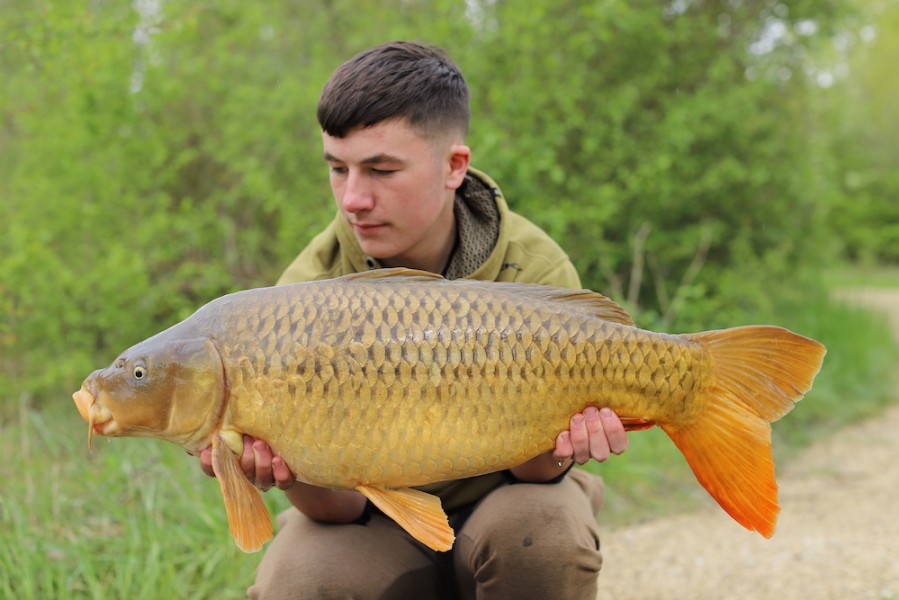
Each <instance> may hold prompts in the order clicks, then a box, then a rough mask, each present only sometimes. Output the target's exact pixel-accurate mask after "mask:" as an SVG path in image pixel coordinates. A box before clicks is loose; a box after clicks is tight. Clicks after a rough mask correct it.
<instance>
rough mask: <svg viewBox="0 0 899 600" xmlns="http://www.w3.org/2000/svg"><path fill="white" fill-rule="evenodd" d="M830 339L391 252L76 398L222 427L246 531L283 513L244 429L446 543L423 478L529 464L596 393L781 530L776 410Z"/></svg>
mask: <svg viewBox="0 0 899 600" xmlns="http://www.w3.org/2000/svg"><path fill="white" fill-rule="evenodd" d="M824 353H825V349H824V347H823V346H821V344H819V343H818V342H815V341H814V340H810V339H808V338H805V337H802V336H800V335H798V334H795V333H793V332H790V331H787V330H785V329H782V328H778V327H771V326H747V327H737V328H732V329H727V330H721V331H707V332H699V333H695V334H682V335H669V334H664V333H656V332H650V331H646V330H642V329H638V328H636V327H635V326H634V325H633V322H632V321H631V319H630V317H629V316H628V315H627V314H626V313H625V312H624V311H623V310H622V309H621V308H620V307H619V306H618V305H616V304H615V303H614V302H612V301H610V300H609V299H607V298H605V297H603V296H601V295H599V294H595V293H593V292H589V291H587V290H563V289H558V288H550V287H544V286H537V285H528V284H503V283H493V282H478V281H447V280H444V279H443V278H440V277H439V276H435V275H432V274H426V273H422V272H417V271H409V270H404V269H385V270H380V271H373V272H371V273H366V274H357V275H351V276H345V277H340V278H336V279H331V280H327V281H321V282H310V283H303V284H292V285H286V286H278V287H270V288H261V289H257V290H247V291H244V292H238V293H235V294H230V295H228V296H224V297H222V298H219V299H217V300H213V301H212V302H210V303H209V304H207V305H206V306H204V307H202V308H200V309H199V310H198V311H197V312H196V313H194V314H193V315H192V316H191V317H189V318H188V319H186V320H184V321H182V322H181V323H178V324H176V325H174V326H172V327H170V328H169V329H167V330H166V331H163V332H161V333H159V334H157V335H156V336H153V337H152V338H150V339H148V340H145V341H144V342H141V343H139V344H137V345H135V346H133V347H132V348H129V349H128V350H126V351H125V352H124V353H123V354H122V355H120V356H119V357H118V358H117V359H116V360H115V361H114V362H113V364H112V365H111V366H110V367H108V368H107V369H103V370H99V371H96V372H94V373H93V374H91V376H89V377H88V378H87V379H86V380H85V382H84V383H83V384H82V388H81V389H80V390H79V391H78V392H76V393H75V394H74V395H73V398H74V400H75V404H76V406H77V407H78V410H79V412H80V413H81V415H82V416H83V417H84V418H85V419H86V420H87V421H88V426H89V431H90V434H93V433H94V432H96V433H98V434H101V435H115V436H119V435H122V436H124V435H131V436H143V437H159V438H162V439H168V440H170V441H173V442H175V443H178V444H181V445H183V446H184V447H185V448H187V449H188V451H190V452H198V451H200V450H201V449H203V448H205V447H207V446H210V445H211V446H212V465H213V469H214V471H215V473H216V475H217V477H218V481H219V483H220V485H221V487H222V493H223V497H224V499H225V506H226V509H227V511H228V518H229V524H230V526H231V532H232V535H233V536H234V538H235V540H236V541H237V543H238V545H239V546H240V547H241V548H244V549H246V550H248V551H253V550H256V549H258V548H259V547H261V545H262V543H264V541H265V540H267V539H268V538H269V537H270V535H271V523H270V521H269V520H268V514H267V511H266V509H265V505H264V504H263V503H262V502H261V499H260V498H259V497H258V494H256V492H255V489H254V488H253V487H252V485H251V484H250V483H249V482H248V481H247V480H246V478H245V477H244V476H243V474H242V472H241V470H240V466H239V462H238V455H239V454H240V452H241V451H242V449H243V444H242V441H241V436H242V435H249V436H252V437H254V438H258V439H262V440H265V441H266V442H268V444H269V445H270V446H271V448H272V450H273V451H274V452H275V453H276V454H278V455H279V456H281V457H282V458H283V459H284V461H285V462H286V464H287V465H288V466H289V467H290V469H291V471H293V473H294V474H295V475H296V476H297V478H298V479H300V480H302V481H305V482H308V483H311V484H313V485H318V486H323V487H330V488H337V489H356V490H358V491H360V492H361V493H363V494H364V495H365V496H366V497H368V498H369V499H370V500H371V501H372V502H374V503H375V504H376V505H377V506H378V507H379V508H381V509H382V510H383V511H384V512H385V513H386V514H387V515H389V516H390V517H391V518H393V519H395V520H396V521H397V523H399V524H400V525H401V526H402V527H404V528H405V529H406V530H407V531H409V532H410V534H412V535H413V536H415V537H416V538H418V539H419V540H421V541H423V542H424V543H426V544H428V545H429V546H430V547H432V548H434V549H438V550H446V549H448V548H449V547H451V546H452V540H453V536H452V530H451V529H450V528H449V525H448V524H447V519H446V516H445V514H444V513H443V511H442V509H441V508H440V503H439V501H438V500H437V499H436V498H435V497H434V496H431V495H429V494H427V493H425V492H424V491H422V490H417V489H412V488H413V487H417V486H424V485H427V484H433V483H436V482H442V481H447V480H454V479H461V478H466V477H472V476H475V475H478V474H482V473H488V472H492V471H499V470H503V469H508V468H512V467H515V466H518V465H520V464H522V463H524V462H526V461H528V460H529V459H531V458H534V457H537V456H538V455H540V454H542V453H544V452H547V451H550V450H552V449H553V447H554V445H555V440H556V437H557V435H558V434H559V433H560V432H561V431H563V430H565V429H567V428H568V427H569V419H570V418H571V416H572V415H573V414H575V413H578V412H580V411H582V410H583V409H584V408H585V407H588V406H595V407H609V408H611V409H613V410H614V411H615V413H616V414H617V415H618V416H619V417H620V418H621V420H622V423H623V424H624V425H625V427H626V428H627V429H629V430H638V429H645V428H647V427H651V426H653V425H656V424H657V425H659V426H660V427H661V428H662V429H663V430H664V431H665V432H666V433H667V434H668V435H669V437H670V438H671V439H672V441H673V442H674V443H675V444H676V445H677V447H678V448H679V449H680V450H681V451H682V452H683V454H684V456H685V457H686V459H687V462H688V464H689V465H690V466H691V468H692V469H693V472H694V474H695V475H696V477H697V479H698V480H699V482H700V483H701V484H702V485H703V487H705V488H706V490H708V491H709V493H710V494H712V496H713V497H715V499H716V500H717V501H718V502H719V504H720V505H721V506H722V507H723V508H724V509H725V510H726V511H727V512H728V513H729V514H730V515H731V516H732V517H734V519H736V520H737V521H739V522H740V523H741V524H743V525H744V526H745V527H747V528H749V529H753V530H757V531H759V532H760V533H762V534H763V535H765V536H770V535H771V534H772V533H773V531H774V523H775V520H776V515H777V512H778V510H779V507H778V503H777V486H776V482H775V481H774V465H773V459H772V457H771V443H770V423H771V422H772V421H774V420H776V419H778V418H780V417H781V416H783V415H784V414H786V413H787V412H788V411H789V410H791V409H792V407H793V405H794V404H795V403H796V402H798V401H799V400H800V399H801V398H802V396H803V395H804V394H805V393H806V392H807V391H808V390H809V389H810V387H811V384H812V381H813V379H814V377H815V375H816V374H817V373H818V370H819V369H820V367H821V363H822V360H823V357H824ZM136 374H139V375H140V377H139V378H138V377H137V375H136ZM89 439H90V438H89ZM427 489H429V490H430V489H433V488H431V487H428V488H427Z"/></svg>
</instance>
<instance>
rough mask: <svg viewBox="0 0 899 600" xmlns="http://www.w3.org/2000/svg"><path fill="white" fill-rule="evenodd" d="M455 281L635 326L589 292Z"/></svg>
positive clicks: (605, 299) (607, 301) (615, 307)
mask: <svg viewBox="0 0 899 600" xmlns="http://www.w3.org/2000/svg"><path fill="white" fill-rule="evenodd" d="M456 281H465V282H466V283H468V284H470V285H485V286H488V285H489V286H502V289H505V290H507V291H508V292H510V293H511V294H514V295H516V296H529V297H531V298H535V299H538V300H543V301H545V302H560V303H567V304H569V305H570V307H572V306H576V307H577V309H578V310H580V312H582V313H584V314H585V315H589V316H591V317H594V318H597V319H602V320H603V321H610V322H612V323H618V324H619V325H627V326H628V327H634V326H635V325H634V319H633V318H632V317H631V316H630V314H628V312H627V311H626V310H624V308H622V307H621V305H619V304H618V303H617V302H615V301H614V300H612V299H611V298H608V297H606V296H603V295H602V294H600V293H598V292H594V291H591V290H575V289H569V288H560V287H553V286H551V285H541V284H535V283H517V282H506V281H500V282H493V281H489V282H487V281H474V280H470V279H469V280H462V279H457V280H456Z"/></svg>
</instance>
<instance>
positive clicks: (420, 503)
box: [356, 485, 456, 552]
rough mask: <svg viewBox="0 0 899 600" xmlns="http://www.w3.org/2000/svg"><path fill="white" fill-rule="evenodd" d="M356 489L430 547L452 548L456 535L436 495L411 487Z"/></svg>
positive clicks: (445, 549) (444, 549) (441, 549)
mask: <svg viewBox="0 0 899 600" xmlns="http://www.w3.org/2000/svg"><path fill="white" fill-rule="evenodd" d="M356 490H357V491H359V492H361V493H362V494H363V495H365V497H366V498H368V499H369V500H371V501H372V503H373V504H374V505H375V506H377V507H378V508H379V509H381V511H383V512H384V514H385V515H387V516H388V517H390V518H391V519H393V520H394V521H396V522H397V524H398V525H399V526H400V527H402V528H403V529H405V530H406V531H407V532H408V533H409V535H411V536H412V537H414V538H415V539H417V540H418V541H419V542H421V543H422V544H424V545H426V546H427V547H429V548H431V549H432V550H437V551H440V552H445V551H447V550H449V549H451V548H452V547H453V541H455V539H456V536H455V534H454V533H453V529H452V527H450V526H449V521H448V519H447V517H446V513H445V512H443V508H442V506H441V504H440V498H438V497H437V496H434V495H432V494H428V493H425V492H422V491H420V490H413V489H410V488H402V489H396V490H391V489H387V488H383V487H378V486H364V485H360V486H358V487H356Z"/></svg>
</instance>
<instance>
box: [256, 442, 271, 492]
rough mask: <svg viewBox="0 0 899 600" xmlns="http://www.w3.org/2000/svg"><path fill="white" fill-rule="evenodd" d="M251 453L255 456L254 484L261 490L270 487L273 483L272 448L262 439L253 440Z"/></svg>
mask: <svg viewBox="0 0 899 600" xmlns="http://www.w3.org/2000/svg"><path fill="white" fill-rule="evenodd" d="M253 455H254V456H255V458H256V475H255V476H256V486H257V487H258V488H260V489H262V490H268V489H271V487H272V486H273V485H275V477H274V475H272V449H271V448H270V447H269V445H268V444H266V443H265V442H264V441H262V440H256V441H254V442H253Z"/></svg>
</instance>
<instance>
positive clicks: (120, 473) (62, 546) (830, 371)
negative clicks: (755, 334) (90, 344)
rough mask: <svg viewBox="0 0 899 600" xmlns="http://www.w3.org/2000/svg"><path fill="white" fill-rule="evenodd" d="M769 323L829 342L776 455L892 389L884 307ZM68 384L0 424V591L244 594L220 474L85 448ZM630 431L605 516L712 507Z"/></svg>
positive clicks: (165, 457) (809, 312)
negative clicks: (55, 396) (46, 401)
mask: <svg viewBox="0 0 899 600" xmlns="http://www.w3.org/2000/svg"><path fill="white" fill-rule="evenodd" d="M897 287H899V286H897ZM768 320H769V321H770V322H775V323H778V324H781V325H784V326H787V327H790V328H792V329H795V330H796V331H799V332H801V333H803V334H806V335H808V336H810V337H814V338H817V339H820V340H821V341H822V342H824V343H825V345H826V346H827V347H828V355H827V358H826V360H825V364H824V368H823V370H822V372H821V374H820V375H819V377H818V379H817V380H816V382H815V387H814V389H813V391H812V392H811V393H810V394H809V395H808V396H807V397H806V399H805V400H803V401H802V402H801V403H800V404H799V405H798V406H797V407H796V409H795V410H793V411H792V412H791V413H790V414H789V415H787V416H786V417H785V418H784V419H782V420H781V421H779V422H778V423H776V424H775V427H774V437H775V456H776V458H777V461H778V464H779V465H781V466H782V464H783V462H784V461H788V460H789V459H790V457H791V456H793V455H794V454H795V453H796V452H797V451H798V450H800V449H801V448H803V447H806V446H807V445H808V444H809V443H811V442H813V441H814V440H816V439H818V438H820V437H822V436H826V435H830V434H832V433H833V431H834V430H835V429H836V428H838V427H840V426H843V425H845V424H847V423H849V422H851V421H855V420H858V419H862V418H866V417H870V416H872V415H875V414H877V412H878V411H880V410H882V409H883V407H884V406H885V405H886V403H887V402H889V401H891V400H895V399H896V398H895V396H891V393H890V390H891V389H892V388H891V387H890V386H891V385H893V382H891V380H890V373H891V371H892V370H893V368H894V365H895V364H896V361H897V352H896V348H895V345H894V344H893V343H892V341H891V338H890V336H889V332H888V328H887V327H886V326H885V321H884V319H883V318H881V317H880V316H879V315H876V314H872V313H868V312H865V311H863V310H860V309H858V308H853V307H851V306H848V305H846V304H843V303H840V302H837V301H832V300H830V299H828V298H826V297H824V296H817V297H813V298H812V299H808V298H804V299H803V300H802V301H801V302H797V303H795V304H793V305H792V306H790V305H785V306H782V307H781V308H780V309H779V314H777V315H772V316H770V318H769V319H768ZM70 392H71V390H60V396H59V401H58V402H56V403H54V404H52V405H50V406H45V408H44V409H43V410H40V411H38V410H34V409H33V408H32V407H31V406H30V404H29V402H27V399H25V398H20V399H18V400H17V401H13V402H12V403H11V404H12V408H11V410H8V411H7V413H6V414H12V415H14V417H13V418H12V419H10V420H8V421H7V422H6V423H3V424H0V453H2V455H3V456H5V457H6V460H4V461H2V462H0V540H2V542H0V598H7V597H9V598H18V599H24V600H28V599H38V598H40V599H44V598H97V599H105V598H171V597H178V598H190V599H202V598H223V599H227V598H239V597H243V596H244V594H245V589H246V587H247V586H248V585H249V584H250V583H251V582H252V579H253V572H254V570H255V568H256V564H257V563H258V560H259V558H260V555H258V554H256V555H247V554H244V553H242V552H240V551H239V550H238V549H237V548H236V547H235V545H234V543H233V541H232V540H231V537H230V535H229V533H228V526H227V521H226V517H225V514H224V508H223V505H222V500H221V495H220V492H219V489H218V485H217V484H216V482H215V481H214V480H213V479H210V478H208V477H206V476H205V475H203V474H202V472H201V471H200V469H199V465H198V461H197V459H195V458H193V457H189V456H187V455H186V454H185V453H184V451H183V450H182V449H180V448H178V447H176V446H173V445H170V444H166V443H164V442H159V441H155V440H142V439H115V440H111V441H107V440H106V439H105V438H95V439H94V449H93V452H92V453H89V452H88V449H87V426H86V424H85V423H84V422H83V421H82V420H81V418H80V417H79V416H78V414H77V412H76V411H75V409H74V406H73V404H72V402H71V400H69V397H68V395H69V393H70ZM9 404H10V403H9V402H7V407H8V408H9ZM630 441H631V447H630V449H629V450H628V452H626V453H625V454H624V455H623V456H620V457H613V459H612V460H610V461H609V462H607V463H604V464H602V465H598V464H595V463H594V464H592V465H591V467H590V468H591V469H592V470H595V471H598V472H600V473H601V474H602V475H603V476H604V477H605V478H606V483H607V498H606V505H605V508H604V509H603V511H602V512H601V513H600V521H601V522H602V524H603V525H604V526H608V527H619V526H622V525H625V524H629V523H634V522H636V521H641V520H646V519H650V518H653V517H656V516H659V515H663V514H668V513H672V512H680V511H683V510H688V509H693V508H695V507H698V506H702V505H712V504H713V501H712V500H711V499H710V498H709V497H708V495H707V494H706V493H705V491H704V490H703V489H702V488H701V487H700V486H699V484H698V483H696V481H695V479H694V478H693V475H692V473H691V472H690V470H689V468H688V467H687V466H686V464H685V462H684V459H683V457H682V456H681V455H680V453H679V452H678V451H677V450H676V449H675V448H674V446H673V444H671V442H670V441H669V440H668V439H667V437H666V436H665V434H664V433H663V432H661V431H660V430H658V429H654V430H650V431H644V432H635V433H633V434H631V436H630ZM266 501H267V503H268V504H269V506H270V509H271V510H272V512H273V514H274V513H276V512H277V511H278V510H280V509H283V508H284V507H286V502H285V500H284V497H283V495H282V494H279V493H277V492H271V493H268V494H266Z"/></svg>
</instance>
